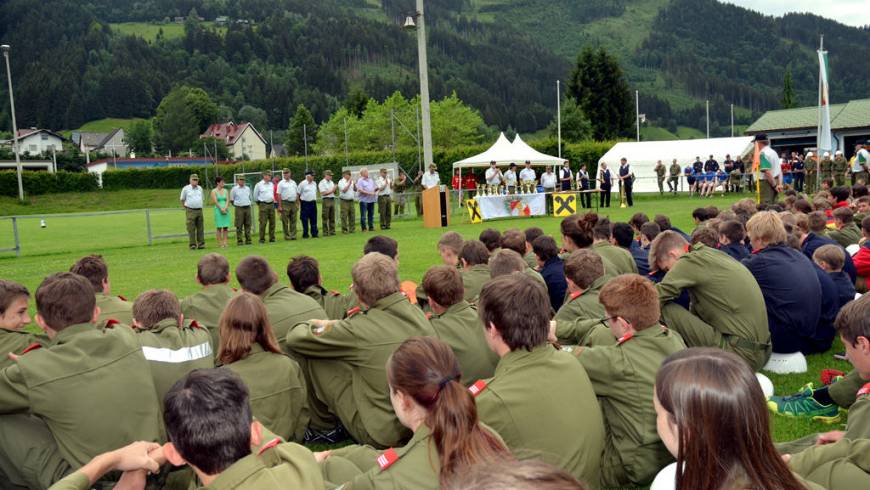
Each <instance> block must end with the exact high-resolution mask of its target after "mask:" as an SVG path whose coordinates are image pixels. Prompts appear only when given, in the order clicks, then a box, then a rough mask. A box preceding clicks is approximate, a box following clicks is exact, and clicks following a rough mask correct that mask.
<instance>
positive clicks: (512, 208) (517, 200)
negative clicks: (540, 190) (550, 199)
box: [474, 194, 547, 220]
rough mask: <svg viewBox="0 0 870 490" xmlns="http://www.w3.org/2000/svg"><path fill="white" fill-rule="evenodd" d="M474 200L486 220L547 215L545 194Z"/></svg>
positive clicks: (483, 197)
mask: <svg viewBox="0 0 870 490" xmlns="http://www.w3.org/2000/svg"><path fill="white" fill-rule="evenodd" d="M474 200H475V201H477V205H478V208H479V209H480V216H481V218H482V219H484V220H488V219H496V218H510V217H523V216H544V215H546V214H547V201H546V197H545V195H544V194H511V195H499V196H477V197H475V198H474Z"/></svg>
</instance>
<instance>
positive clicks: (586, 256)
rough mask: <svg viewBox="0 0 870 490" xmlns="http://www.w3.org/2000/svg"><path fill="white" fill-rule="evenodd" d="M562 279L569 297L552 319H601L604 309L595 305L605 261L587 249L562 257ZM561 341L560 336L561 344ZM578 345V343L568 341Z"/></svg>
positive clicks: (560, 320) (597, 303) (602, 283)
mask: <svg viewBox="0 0 870 490" xmlns="http://www.w3.org/2000/svg"><path fill="white" fill-rule="evenodd" d="M565 280H566V281H567V282H568V297H567V298H565V302H564V303H563V304H562V307H561V308H559V311H558V312H556V316H555V317H553V320H556V321H557V322H562V321H574V320H592V319H600V318H604V307H602V306H601V303H599V302H598V292H599V291H601V287H602V286H604V283H605V279H604V261H603V260H602V259H601V256H600V255H598V254H597V253H595V252H593V251H592V250H589V249H585V248H584V249H580V250H576V251H574V252H571V254H570V255H568V257H566V258H565ZM563 340H564V339H563V338H561V337H560V341H563ZM569 343H573V344H579V343H580V341H579V340H578V341H574V342H569Z"/></svg>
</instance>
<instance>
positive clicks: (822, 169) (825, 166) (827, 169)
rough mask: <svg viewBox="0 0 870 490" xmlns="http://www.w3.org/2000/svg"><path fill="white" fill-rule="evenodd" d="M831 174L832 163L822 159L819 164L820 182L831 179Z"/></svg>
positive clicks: (832, 174) (832, 170)
mask: <svg viewBox="0 0 870 490" xmlns="http://www.w3.org/2000/svg"><path fill="white" fill-rule="evenodd" d="M833 172H834V162H832V161H831V159H830V158H822V161H821V162H819V173H820V174H821V177H822V180H825V179H831V178H833V176H834V173H833Z"/></svg>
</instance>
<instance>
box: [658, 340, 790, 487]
mask: <svg viewBox="0 0 870 490" xmlns="http://www.w3.org/2000/svg"><path fill="white" fill-rule="evenodd" d="M655 393H656V397H657V398H658V400H659V403H660V405H661V406H662V408H663V409H664V410H665V411H666V412H668V418H669V419H670V422H671V423H672V424H673V425H675V426H676V428H677V438H678V441H679V450H678V454H677V470H676V473H677V481H676V488H677V490H684V489H690V490H714V489H721V488H730V487H729V483H732V484H733V482H734V480H736V479H740V481H745V483H746V485H745V486H746V488H764V489H770V490H773V489H777V490H798V489H800V490H803V489H804V487H803V485H801V484H800V483H799V482H798V481H797V479H796V478H795V476H794V475H793V474H792V472H791V470H790V469H789V467H788V466H787V465H786V464H785V463H784V462H783V460H782V458H781V457H780V455H779V453H777V451H776V448H775V447H774V445H773V441H772V440H771V437H770V424H769V415H768V413H767V405H766V403H765V398H764V394H763V393H762V392H761V385H759V384H758V380H757V379H756V377H755V373H753V371H752V369H750V368H749V365H748V364H747V363H746V361H744V360H742V359H740V358H739V357H737V356H736V355H735V354H732V353H730V352H725V351H723V350H721V349H715V348H691V349H687V350H683V351H680V352H677V353H675V354H672V355H671V356H669V357H668V358H667V359H665V361H664V363H662V366H661V368H659V372H658V374H657V375H656V384H655Z"/></svg>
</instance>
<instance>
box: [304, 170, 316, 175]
mask: <svg viewBox="0 0 870 490" xmlns="http://www.w3.org/2000/svg"><path fill="white" fill-rule="evenodd" d="M305 175H306V176H309V175H314V171H313V170H306V171H305Z"/></svg>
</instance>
